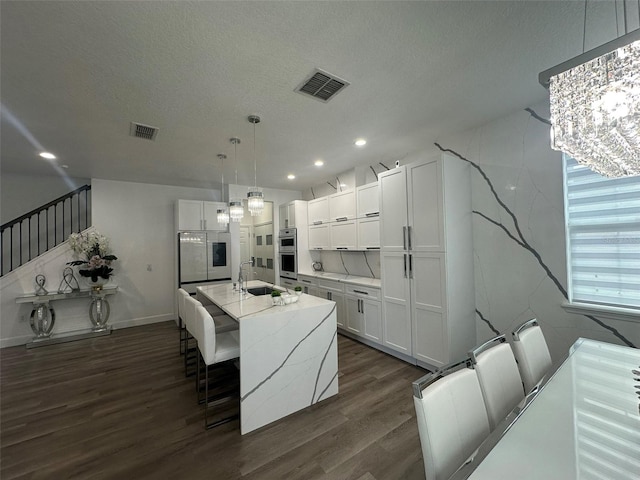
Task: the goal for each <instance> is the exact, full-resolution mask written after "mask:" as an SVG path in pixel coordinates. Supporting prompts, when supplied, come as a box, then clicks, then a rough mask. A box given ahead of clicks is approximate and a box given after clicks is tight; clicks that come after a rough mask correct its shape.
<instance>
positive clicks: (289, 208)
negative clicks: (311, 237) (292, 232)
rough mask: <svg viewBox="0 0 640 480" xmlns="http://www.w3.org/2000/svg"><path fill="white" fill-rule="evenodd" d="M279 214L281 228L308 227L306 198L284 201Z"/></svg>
mask: <svg viewBox="0 0 640 480" xmlns="http://www.w3.org/2000/svg"><path fill="white" fill-rule="evenodd" d="M296 212H297V214H296ZM279 214H280V228H306V227H307V202H305V201H304V200H294V201H292V202H288V203H283V204H282V205H280V208H279Z"/></svg>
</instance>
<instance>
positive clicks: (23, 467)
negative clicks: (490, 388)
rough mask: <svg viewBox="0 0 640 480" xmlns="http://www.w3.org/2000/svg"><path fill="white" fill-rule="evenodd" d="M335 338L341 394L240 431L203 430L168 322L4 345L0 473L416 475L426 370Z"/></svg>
mask: <svg viewBox="0 0 640 480" xmlns="http://www.w3.org/2000/svg"><path fill="white" fill-rule="evenodd" d="M338 338H339V343H338V352H339V354H338V355H339V357H338V358H339V371H340V373H339V388H340V393H339V394H338V395H337V396H334V397H332V398H330V399H327V400H325V401H323V402H321V403H320V404H317V405H314V406H313V407H311V408H308V409H306V410H304V411H302V412H298V413H295V414H293V415H290V416H289V417H286V418H284V419H282V420H280V421H278V422H275V423H274V424H272V425H269V426H266V427H263V428H262V429H260V430H258V431H255V432H252V433H250V434H248V435H245V436H241V435H240V432H239V423H238V422H237V421H235V422H231V423H229V424H226V425H223V426H221V427H218V428H215V429H213V430H208V431H207V430H205V429H204V426H203V421H204V419H203V412H202V408H203V407H202V406H199V405H197V404H196V392H195V386H194V380H193V378H189V379H186V378H185V377H184V372H183V361H182V357H181V356H180V355H179V353H178V329H177V327H176V325H175V324H174V323H173V322H165V323H160V324H154V325H147V326H143V327H136V328H129V329H123V330H116V331H114V332H113V334H112V335H110V336H108V337H100V338H95V339H90V340H81V341H77V342H72V343H66V344H60V345H52V346H48V347H42V348H36V349H32V350H27V349H26V348H24V347H12V348H5V349H2V350H1V351H0V360H1V362H2V363H1V366H0V387H1V392H0V402H1V403H0V462H1V468H0V478H2V480H10V479H86V478H92V479H164V478H171V479H183V478H184V479H195V480H197V479H208V480H210V479H224V480H233V479H252V480H253V479H267V480H271V479H273V480H277V479H286V480H297V479H304V480H315V479H335V480H347V479H353V480H387V479H389V480H396V479H411V480H412V479H424V467H423V465H422V453H421V449H420V440H419V438H418V429H417V426H416V420H415V411H414V408H413V400H412V396H411V382H412V381H413V380H415V379H417V378H419V377H420V376H421V375H423V374H424V371H423V370H421V369H419V368H417V367H413V366H411V365H408V364H406V363H404V362H402V361H400V360H397V359H395V358H393V357H390V356H388V355H385V354H383V353H381V352H378V351H376V350H374V349H371V348H369V347H366V346H364V345H361V344H360V343H358V342H355V341H353V340H351V339H348V338H345V337H342V336H339V337H338Z"/></svg>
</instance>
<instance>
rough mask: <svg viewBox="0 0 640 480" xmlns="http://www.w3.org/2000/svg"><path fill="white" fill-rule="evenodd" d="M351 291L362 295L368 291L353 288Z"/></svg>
mask: <svg viewBox="0 0 640 480" xmlns="http://www.w3.org/2000/svg"><path fill="white" fill-rule="evenodd" d="M353 291H354V292H356V293H361V294H362V295H369V292H363V291H362V290H356V289H355V288H354V289H353Z"/></svg>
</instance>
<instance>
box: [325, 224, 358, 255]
mask: <svg viewBox="0 0 640 480" xmlns="http://www.w3.org/2000/svg"><path fill="white" fill-rule="evenodd" d="M357 236H358V234H357V230H356V221H355V220H347V221H344V222H335V223H330V224H329V245H330V246H331V249H332V250H356V249H357V248H358V239H357Z"/></svg>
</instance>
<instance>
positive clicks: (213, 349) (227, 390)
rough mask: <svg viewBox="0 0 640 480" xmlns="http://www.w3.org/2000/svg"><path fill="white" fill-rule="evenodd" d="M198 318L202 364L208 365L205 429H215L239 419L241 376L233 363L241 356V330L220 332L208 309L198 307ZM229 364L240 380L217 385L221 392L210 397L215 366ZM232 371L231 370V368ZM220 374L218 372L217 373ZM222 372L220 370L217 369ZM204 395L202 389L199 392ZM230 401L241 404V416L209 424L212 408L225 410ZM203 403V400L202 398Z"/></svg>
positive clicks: (220, 419)
mask: <svg viewBox="0 0 640 480" xmlns="http://www.w3.org/2000/svg"><path fill="white" fill-rule="evenodd" d="M195 314H196V319H195V334H196V335H195V336H196V340H197V342H198V352H199V361H198V365H199V364H200V360H202V362H203V363H204V398H203V399H202V403H204V425H205V428H207V429H209V428H213V427H217V426H219V425H222V424H224V423H227V422H230V421H232V420H235V419H237V418H239V416H240V412H239V408H240V399H239V378H237V377H239V374H238V372H237V369H236V368H235V366H234V365H233V363H232V361H233V360H236V359H237V358H239V357H240V341H239V338H238V337H239V332H238V331H237V330H235V331H230V332H223V333H216V329H215V325H214V322H213V317H212V316H211V315H209V313H208V312H207V310H206V309H205V308H204V307H202V306H201V305H200V306H198V307H196V311H195ZM224 363H227V366H228V367H229V369H232V370H233V371H234V372H235V373H236V379H232V380H231V381H229V382H228V383H229V385H220V382H218V383H217V384H215V387H216V389H217V391H218V393H216V395H214V396H210V395H209V389H210V387H211V386H212V385H211V383H210V381H209V374H210V371H211V367H218V366H220V365H221V364H224ZM227 370H228V369H227ZM214 371H216V370H214ZM217 371H219V369H217ZM197 378H198V384H200V381H201V375H200V369H199V368H198V375H197ZM228 379H229V376H228V375H227V376H223V381H227V380H228ZM198 395H200V388H199V389H198ZM229 401H237V403H238V405H237V413H234V414H232V415H228V416H226V417H223V418H218V419H216V420H215V421H213V422H209V411H210V408H212V406H215V407H221V406H223V407H224V406H225V404H226V403H227V402H229ZM199 403H200V399H199Z"/></svg>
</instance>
